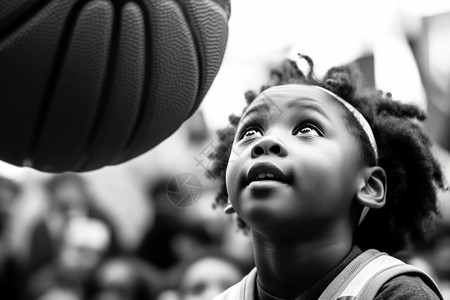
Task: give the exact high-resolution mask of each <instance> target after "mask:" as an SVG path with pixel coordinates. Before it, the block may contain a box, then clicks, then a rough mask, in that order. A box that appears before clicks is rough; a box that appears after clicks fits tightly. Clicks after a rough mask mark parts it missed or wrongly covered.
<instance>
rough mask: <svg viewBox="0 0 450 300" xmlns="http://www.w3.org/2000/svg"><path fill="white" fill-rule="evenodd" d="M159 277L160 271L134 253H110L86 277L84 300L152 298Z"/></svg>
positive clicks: (148, 299) (159, 283)
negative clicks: (112, 254) (92, 272)
mask: <svg viewBox="0 0 450 300" xmlns="http://www.w3.org/2000/svg"><path fill="white" fill-rule="evenodd" d="M162 281H163V280H162V275H161V274H160V272H158V271H157V270H156V269H155V268H153V267H151V266H150V265H148V264H146V263H145V262H144V261H142V260H140V259H138V258H136V257H133V256H123V257H112V258H110V259H108V260H106V261H104V262H103V264H102V265H101V266H100V267H99V268H98V270H97V271H96V272H95V274H94V275H93V276H92V277H91V279H90V280H89V282H88V284H87V289H86V300H152V299H155V297H156V294H157V292H158V291H159V288H160V285H161V283H162Z"/></svg>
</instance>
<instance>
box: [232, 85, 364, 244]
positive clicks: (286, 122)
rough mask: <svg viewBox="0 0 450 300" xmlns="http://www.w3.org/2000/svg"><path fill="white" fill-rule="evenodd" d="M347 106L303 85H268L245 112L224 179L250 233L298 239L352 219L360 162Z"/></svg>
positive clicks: (360, 168) (313, 88)
mask: <svg viewBox="0 0 450 300" xmlns="http://www.w3.org/2000/svg"><path fill="white" fill-rule="evenodd" d="M344 109H345V108H343V107H341V106H340V104H339V103H338V102H337V101H336V100H335V99H333V98H332V96H330V95H328V94H327V93H325V92H323V91H321V90H320V89H318V88H316V87H314V86H306V85H284V86H277V87H274V88H271V89H268V90H266V91H265V92H263V93H262V94H260V95H259V96H258V97H257V98H256V99H255V101H253V102H252V103H251V105H250V106H249V107H248V108H247V109H246V111H245V112H244V114H243V116H242V118H241V121H240V123H239V125H238V128H237V132H236V136H235V139H234V143H233V149H232V151H231V156H230V159H229V162H228V167H227V172H226V184H227V190H228V195H229V197H230V200H231V202H232V204H233V207H234V209H235V210H236V212H237V214H238V215H239V217H240V218H242V219H243V220H244V221H245V222H246V223H247V224H248V225H249V226H250V227H251V228H252V229H253V230H257V231H260V232H267V233H273V234H275V235H276V236H279V237H281V236H282V235H283V234H289V232H292V233H295V234H296V235H297V236H298V235H299V234H300V235H301V234H306V235H307V234H314V233H317V231H318V230H327V229H329V228H332V227H329V226H336V225H338V224H339V222H342V221H343V220H344V222H350V219H351V218H350V208H351V205H352V200H353V198H354V196H355V195H356V192H357V190H358V183H359V182H360V181H358V178H360V177H361V176H359V175H360V174H361V173H362V165H361V164H360V159H359V156H360V147H359V144H358V141H357V139H356V138H355V137H354V136H353V135H352V134H351V133H350V132H349V131H348V129H347V125H346V124H345V119H344V114H345V112H344ZM290 230H291V231H290Z"/></svg>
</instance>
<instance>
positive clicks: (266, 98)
mask: <svg viewBox="0 0 450 300" xmlns="http://www.w3.org/2000/svg"><path fill="white" fill-rule="evenodd" d="M292 102H299V103H300V102H315V103H316V104H317V106H321V107H324V108H325V107H327V108H328V109H333V110H334V109H336V108H338V107H339V105H338V104H337V103H336V102H337V101H336V100H334V99H333V98H332V96H331V95H329V94H328V93H326V92H324V91H323V90H322V89H320V88H319V87H316V86H313V85H303V84H289V85H280V86H275V87H271V88H269V89H267V90H265V91H264V92H262V93H261V94H259V95H258V96H257V97H256V98H255V100H254V101H253V102H252V103H251V104H250V105H249V106H248V107H247V109H246V110H245V112H244V114H243V116H245V115H247V114H249V113H250V112H252V111H255V110H257V111H259V112H262V111H263V110H278V111H282V110H285V109H289V108H291V106H287V104H290V103H292ZM255 108H256V109H255Z"/></svg>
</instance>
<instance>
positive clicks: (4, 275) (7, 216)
mask: <svg viewBox="0 0 450 300" xmlns="http://www.w3.org/2000/svg"><path fill="white" fill-rule="evenodd" d="M20 193H21V186H20V185H19V184H18V183H16V182H15V181H13V180H11V179H8V178H6V177H2V176H0V296H1V297H0V298H1V299H17V298H18V297H19V291H20V283H21V281H22V280H23V275H24V274H23V270H22V266H21V264H20V263H19V262H18V260H17V258H16V257H15V256H14V255H13V253H12V252H11V250H10V234H11V232H10V230H9V229H10V227H9V226H10V223H11V218H12V217H14V207H15V204H16V201H17V199H18V197H19V196H20Z"/></svg>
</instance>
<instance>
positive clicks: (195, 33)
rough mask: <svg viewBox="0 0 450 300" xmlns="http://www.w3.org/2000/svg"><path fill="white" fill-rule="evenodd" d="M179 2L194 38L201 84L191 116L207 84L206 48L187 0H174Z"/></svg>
mask: <svg viewBox="0 0 450 300" xmlns="http://www.w3.org/2000/svg"><path fill="white" fill-rule="evenodd" d="M174 2H176V3H177V4H178V6H179V7H180V9H181V12H182V13H183V16H184V19H185V20H186V22H187V24H188V26H189V29H190V31H191V33H192V37H193V39H194V46H195V50H196V51H195V52H196V54H197V60H198V70H199V81H198V82H199V84H198V88H197V97H196V98H197V99H195V102H194V105H193V106H192V109H191V111H190V112H189V116H191V115H192V114H193V113H194V112H195V111H196V110H197V108H198V106H199V104H200V102H201V100H202V99H201V95H200V91H201V90H202V87H203V85H204V84H205V82H204V80H205V78H204V76H205V75H204V69H203V68H204V63H203V59H204V58H205V53H204V49H203V48H202V46H201V42H200V38H199V35H200V34H199V32H198V30H196V28H197V26H196V24H195V21H194V20H192V19H191V17H190V14H189V13H188V11H187V8H186V4H185V1H181V0H174Z"/></svg>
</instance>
